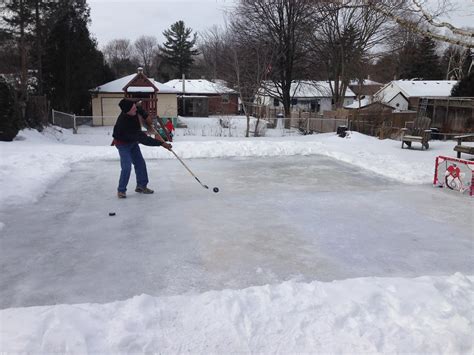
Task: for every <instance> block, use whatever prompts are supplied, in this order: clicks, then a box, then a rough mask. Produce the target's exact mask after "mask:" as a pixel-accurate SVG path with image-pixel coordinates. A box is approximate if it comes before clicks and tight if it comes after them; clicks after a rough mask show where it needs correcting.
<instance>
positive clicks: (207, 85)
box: [165, 79, 237, 95]
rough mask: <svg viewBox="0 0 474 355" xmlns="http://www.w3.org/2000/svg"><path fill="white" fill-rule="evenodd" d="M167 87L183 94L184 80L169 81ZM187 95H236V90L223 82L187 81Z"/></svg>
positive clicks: (185, 84)
mask: <svg viewBox="0 0 474 355" xmlns="http://www.w3.org/2000/svg"><path fill="white" fill-rule="evenodd" d="M165 85H167V86H169V87H171V88H174V89H175V90H178V92H179V93H183V80H182V79H173V80H170V81H167V82H166V83H165ZM184 93H185V94H191V95H193V94H204V95H209V94H236V93H237V92H236V91H235V90H232V89H230V88H228V87H227V86H225V85H224V84H223V81H222V80H216V82H215V83H213V82H212V81H209V80H205V79H185V83H184Z"/></svg>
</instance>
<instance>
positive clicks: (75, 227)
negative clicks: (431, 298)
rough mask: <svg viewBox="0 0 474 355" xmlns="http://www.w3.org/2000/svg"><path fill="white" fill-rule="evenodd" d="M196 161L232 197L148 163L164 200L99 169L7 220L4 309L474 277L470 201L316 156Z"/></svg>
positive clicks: (2, 244)
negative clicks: (119, 189) (384, 279)
mask: <svg viewBox="0 0 474 355" xmlns="http://www.w3.org/2000/svg"><path fill="white" fill-rule="evenodd" d="M185 162H186V163H187V164H188V165H189V167H190V168H191V169H192V170H193V171H194V172H195V173H196V175H197V176H198V177H199V178H200V179H201V181H202V182H203V183H205V184H208V185H209V186H210V187H211V188H212V187H214V186H218V187H219V188H220V192H219V193H218V194H215V193H213V192H212V191H211V190H205V189H203V188H202V187H201V186H200V185H199V184H198V183H197V182H196V181H195V180H194V179H193V178H192V177H191V176H190V175H189V174H188V172H187V171H186V170H185V169H184V168H183V167H182V166H181V165H180V163H179V162H178V161H176V160H148V161H147V164H148V172H149V177H150V185H149V186H150V187H151V188H153V189H155V194H153V195H140V194H136V193H135V192H134V191H133V190H134V187H135V181H134V179H135V176H134V174H133V173H132V177H131V180H130V184H129V191H128V198H127V199H125V200H118V199H117V197H116V185H117V181H118V175H119V162H118V161H93V162H83V163H79V164H76V165H74V167H73V169H72V171H71V172H70V173H69V174H67V175H66V176H64V177H63V178H62V179H61V180H60V181H59V182H57V184H55V185H54V186H50V187H49V189H48V191H47V193H46V195H45V196H43V197H42V198H41V199H40V200H39V201H38V202H37V203H36V204H32V205H27V206H22V207H17V208H10V209H9V210H2V211H1V212H0V217H1V218H0V220H2V221H6V223H5V226H4V227H3V229H0V260H1V264H0V265H1V269H0V271H1V272H0V300H1V304H0V308H9V307H18V306H31V305H49V304H57V303H69V304H72V303H83V302H100V303H103V302H111V301H114V300H122V299H127V298H130V297H132V296H134V295H138V294H141V293H146V294H149V295H154V296H162V295H175V294H183V293H197V292H202V291H207V290H221V289H224V288H243V287H247V286H252V285H262V284H267V283H278V282H282V281H284V280H289V279H296V280H304V281H311V280H321V281H330V280H334V279H345V278H353V277H361V276H403V277H412V276H421V275H449V274H452V273H455V272H458V271H459V272H463V273H466V274H472V273H473V271H474V260H473V251H474V247H473V244H472V237H471V235H472V233H473V231H474V224H473V223H474V222H473V220H474V218H473V217H474V216H473V214H472V211H473V209H472V206H473V201H472V198H470V197H469V196H462V195H460V194H458V193H453V192H451V191H446V190H439V189H436V188H433V187H432V186H431V185H429V184H428V185H404V184H400V183H399V182H396V181H392V180H388V179H386V178H382V177H380V176H378V175H375V174H374V173H371V172H368V171H366V170H362V169H359V168H357V167H354V166H351V165H348V164H344V163H341V162H338V161H336V160H333V159H330V158H327V157H323V156H318V155H311V156H290V157H276V158H275V157H274V158H240V159H238V158H227V159H191V160H186V161H185ZM463 206H469V208H462V207H463ZM109 212H115V213H116V215H115V216H113V217H109Z"/></svg>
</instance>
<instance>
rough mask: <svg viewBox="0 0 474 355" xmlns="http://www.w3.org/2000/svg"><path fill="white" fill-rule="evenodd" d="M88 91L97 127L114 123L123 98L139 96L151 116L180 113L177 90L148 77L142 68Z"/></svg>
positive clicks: (94, 122)
mask: <svg viewBox="0 0 474 355" xmlns="http://www.w3.org/2000/svg"><path fill="white" fill-rule="evenodd" d="M89 92H90V93H91V96H92V116H93V122H92V124H93V125H94V126H112V125H114V124H115V121H116V119H117V116H118V115H119V114H120V108H119V107H118V103H119V102H120V100H121V99H123V98H124V97H128V98H134V99H140V100H141V101H142V105H143V108H144V109H145V110H146V111H148V112H149V113H150V114H151V115H152V116H156V115H158V116H159V117H162V118H170V117H171V118H173V117H177V115H178V108H177V107H178V106H177V94H178V91H177V90H175V89H173V88H170V87H168V86H166V85H163V84H161V83H159V82H157V81H155V80H153V79H152V78H148V77H147V76H146V75H145V74H143V70H142V68H138V72H137V73H136V74H130V75H127V76H124V77H123V78H120V79H116V80H113V81H111V82H108V83H106V84H103V85H100V86H97V87H96V88H94V89H91V90H89Z"/></svg>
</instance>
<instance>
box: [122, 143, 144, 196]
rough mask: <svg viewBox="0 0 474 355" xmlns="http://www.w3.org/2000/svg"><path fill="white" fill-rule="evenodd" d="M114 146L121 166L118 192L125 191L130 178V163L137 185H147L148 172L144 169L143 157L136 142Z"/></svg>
mask: <svg viewBox="0 0 474 355" xmlns="http://www.w3.org/2000/svg"><path fill="white" fill-rule="evenodd" d="M115 147H117V149H118V152H119V155H120V166H121V168H122V171H121V172H120V180H119V185H118V189H117V190H118V191H119V192H125V191H127V185H128V180H130V173H131V171H132V164H133V166H134V168H135V175H136V177H137V186H141V187H146V186H147V185H148V174H147V171H146V163H145V159H143V156H142V152H141V151H140V147H139V146H138V143H131V144H119V145H116V146H115Z"/></svg>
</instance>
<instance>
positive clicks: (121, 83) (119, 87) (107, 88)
mask: <svg viewBox="0 0 474 355" xmlns="http://www.w3.org/2000/svg"><path fill="white" fill-rule="evenodd" d="M135 76H137V74H130V75H127V76H124V77H122V78H119V79H116V80H113V81H110V82H108V83H105V84H103V85H100V86H97V87H96V88H94V89H92V90H90V91H95V92H108V93H116V92H123V88H124V87H125V86H126V85H127V84H128V83H129V82H130V81H131V80H132V79H133V78H135ZM148 80H150V82H151V83H152V84H153V85H155V86H156V88H157V89H158V93H160V94H177V93H178V91H177V90H175V89H173V88H171V87H169V86H167V85H165V84H162V83H160V82H158V81H155V80H153V79H152V78H148ZM133 88H134V87H133V86H129V87H128V88H127V91H128V92H136V90H135V89H133ZM143 89H145V88H143ZM149 90H150V88H149V87H147V88H146V91H145V92H148V91H149Z"/></svg>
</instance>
